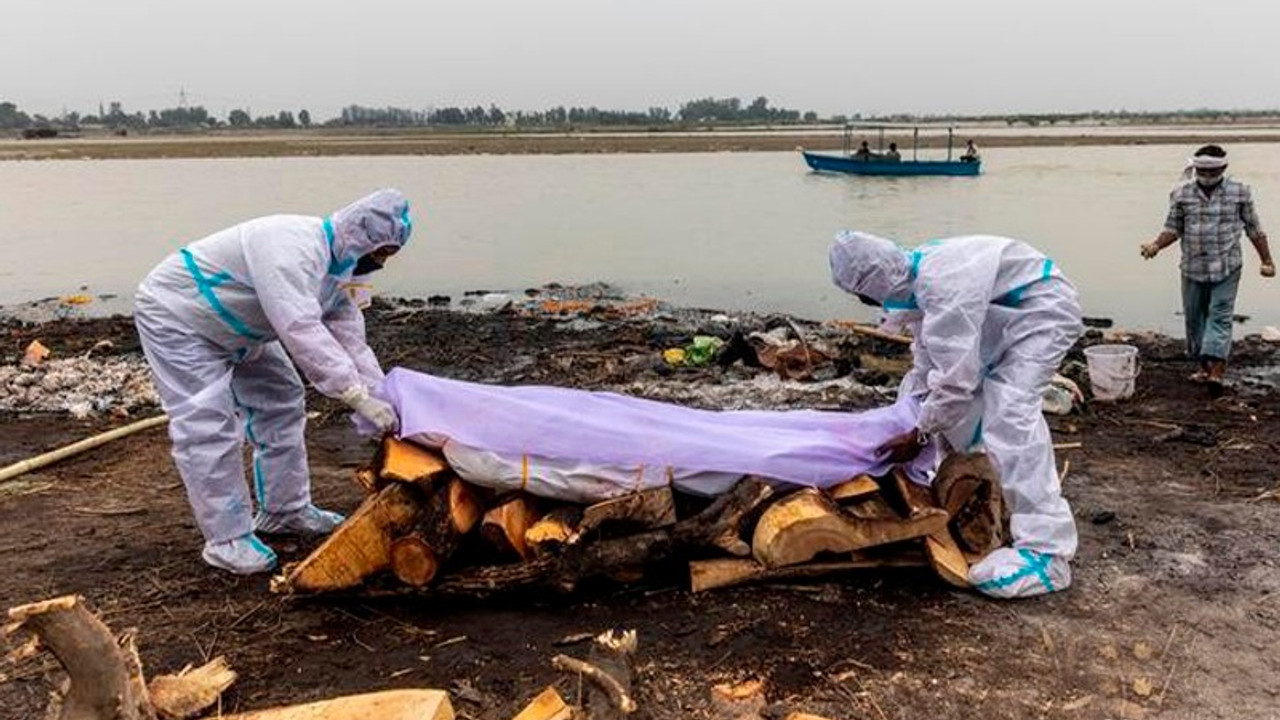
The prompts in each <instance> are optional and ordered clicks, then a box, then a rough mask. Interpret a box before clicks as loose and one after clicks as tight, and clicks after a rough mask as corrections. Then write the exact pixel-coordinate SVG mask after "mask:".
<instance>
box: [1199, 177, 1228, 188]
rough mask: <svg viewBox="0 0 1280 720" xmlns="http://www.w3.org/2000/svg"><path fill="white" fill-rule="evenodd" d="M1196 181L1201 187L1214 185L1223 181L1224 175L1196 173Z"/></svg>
mask: <svg viewBox="0 0 1280 720" xmlns="http://www.w3.org/2000/svg"><path fill="white" fill-rule="evenodd" d="M1196 182H1197V183H1199V184H1200V187H1213V186H1214V185H1217V184H1218V183H1220V182H1222V176H1221V175H1196Z"/></svg>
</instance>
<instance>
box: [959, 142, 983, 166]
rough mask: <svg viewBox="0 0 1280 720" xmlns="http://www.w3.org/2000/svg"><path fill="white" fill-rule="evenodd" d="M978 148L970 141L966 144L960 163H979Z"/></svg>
mask: <svg viewBox="0 0 1280 720" xmlns="http://www.w3.org/2000/svg"><path fill="white" fill-rule="evenodd" d="M980 157H981V156H980V155H978V146H977V145H976V144H974V142H973V140H970V141H968V142H966V143H965V144H964V154H963V155H961V156H960V162H978V158H980Z"/></svg>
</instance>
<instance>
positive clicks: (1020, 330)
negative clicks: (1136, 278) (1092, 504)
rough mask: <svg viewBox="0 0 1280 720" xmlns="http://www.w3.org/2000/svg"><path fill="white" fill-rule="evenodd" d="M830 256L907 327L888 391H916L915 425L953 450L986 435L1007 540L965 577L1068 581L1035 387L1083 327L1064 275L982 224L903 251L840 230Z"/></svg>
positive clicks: (1067, 543)
mask: <svg viewBox="0 0 1280 720" xmlns="http://www.w3.org/2000/svg"><path fill="white" fill-rule="evenodd" d="M830 259H831V273H832V277H833V279H834V281H835V284H836V285H838V286H839V287H841V288H842V289H844V290H845V291H847V292H850V293H854V294H858V295H861V296H864V297H865V298H866V299H868V300H874V301H875V302H878V303H881V304H883V306H884V308H885V309H886V310H887V311H889V312H888V314H889V316H890V317H891V319H892V321H896V322H897V323H900V324H902V325H906V326H909V327H910V329H911V330H912V331H913V332H912V335H913V337H914V343H913V346H912V351H913V354H914V358H915V361H914V365H913V367H912V369H911V371H910V372H909V373H908V374H907V376H906V377H905V378H903V381H902V385H901V388H900V391H899V392H900V393H905V394H908V395H921V396H923V404H922V407H921V414H920V420H919V426H918V429H919V430H920V431H921V432H923V433H925V434H928V435H930V436H931V437H933V438H936V437H938V436H939V435H941V436H942V437H945V438H946V439H947V441H948V443H949V444H950V446H951V447H952V448H954V449H956V450H959V451H974V450H976V449H979V448H982V447H984V446H985V449H986V452H987V453H988V455H989V456H990V457H991V460H992V462H993V463H994V465H995V467H996V469H997V470H998V471H999V473H1000V479H1001V483H1002V486H1003V490H1004V498H1005V502H1006V503H1007V505H1008V507H1009V509H1010V513H1011V518H1010V530H1011V533H1012V535H1013V547H1012V548H1001V549H998V550H996V551H995V552H993V553H991V554H990V555H988V556H987V557H986V558H985V559H983V561H982V562H980V563H978V564H977V565H975V566H974V567H973V569H972V570H971V571H970V573H969V581H970V583H971V584H972V585H973V586H974V587H976V588H977V589H978V590H980V591H982V592H984V593H986V594H988V595H992V596H995V597H1025V596H1030V595H1038V594H1040V593H1045V592H1052V591H1054V590H1062V589H1064V588H1066V587H1068V586H1069V585H1070V584H1071V570H1070V565H1069V562H1070V560H1071V558H1072V557H1074V556H1075V552H1076V527H1075V521H1074V518H1073V517H1072V515H1071V508H1070V507H1069V506H1068V505H1067V501H1066V500H1065V499H1064V498H1063V497H1062V492H1061V488H1060V485H1059V479H1058V472H1057V466H1056V465H1055V461H1054V456H1053V444H1052V440H1051V438H1050V435H1049V427H1048V425H1047V424H1046V423H1045V421H1044V416H1043V414H1042V411H1041V402H1042V401H1041V396H1042V395H1043V392H1044V389H1045V387H1046V386H1047V385H1048V384H1049V381H1050V379H1051V378H1052V377H1053V374H1054V373H1055V372H1056V371H1057V369H1058V366H1059V365H1060V364H1061V362H1062V359H1063V357H1064V356H1065V355H1066V353H1067V351H1068V350H1070V349H1071V346H1072V345H1073V344H1074V343H1075V341H1076V338H1077V337H1079V335H1080V332H1081V330H1082V329H1083V325H1082V323H1081V319H1080V305H1079V302H1078V300H1077V297H1076V289H1075V287H1074V286H1073V285H1072V284H1071V281H1069V280H1068V279H1067V278H1066V277H1065V276H1064V275H1063V274H1062V272H1061V271H1060V270H1059V269H1058V268H1057V266H1056V265H1054V263H1053V261H1052V260H1050V259H1048V258H1047V257H1045V256H1044V255H1043V254H1042V253H1040V252H1039V251H1037V250H1036V249H1035V248H1033V247H1031V246H1030V245H1028V244H1026V243H1024V242H1021V241H1019V240H1012V239H1009V238H1002V237H994V236H989V235H972V236H965V237H955V238H949V239H945V240H938V241H933V242H930V243H926V244H925V245H922V246H921V247H919V248H917V249H915V250H904V249H902V248H900V247H898V246H897V245H896V244H894V243H893V242H892V241H890V240H886V239H884V238H880V237H876V236H874V235H870V234H868V233H862V232H850V231H845V232H842V233H840V234H838V235H837V236H836V239H835V243H834V244H833V246H832V248H831V254H830Z"/></svg>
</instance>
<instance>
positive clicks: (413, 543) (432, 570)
mask: <svg viewBox="0 0 1280 720" xmlns="http://www.w3.org/2000/svg"><path fill="white" fill-rule="evenodd" d="M439 571H440V562H439V561H438V560H436V554H435V551H433V550H432V549H431V546H430V545H428V544H427V541H426V540H423V539H422V538H421V537H419V536H418V535H416V534H413V535H406V536H404V537H402V538H396V539H395V540H394V541H392V543H391V572H392V573H394V574H395V576H396V578H397V579H399V580H400V582H402V583H405V584H406V585H412V586H414V587H422V586H424V585H426V584H427V583H429V582H431V580H432V578H434V577H435V576H436V573H438V572H439Z"/></svg>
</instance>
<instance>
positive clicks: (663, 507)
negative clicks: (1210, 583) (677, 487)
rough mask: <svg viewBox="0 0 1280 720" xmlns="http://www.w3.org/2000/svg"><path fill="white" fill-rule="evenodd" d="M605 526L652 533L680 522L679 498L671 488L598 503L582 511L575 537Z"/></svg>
mask: <svg viewBox="0 0 1280 720" xmlns="http://www.w3.org/2000/svg"><path fill="white" fill-rule="evenodd" d="M605 523H616V524H621V525H626V526H627V527H628V528H631V529H638V530H651V529H654V528H661V527H667V526H668V525H674V524H675V523H676V504H675V497H674V496H673V495H672V494H671V488H669V487H667V486H665V485H664V486H662V487H657V488H650V489H648V490H642V491H640V492H638V493H631V494H630V495H623V496H622V497H616V498H611V499H609V500H605V501H604V502H598V503H596V504H594V505H591V506H589V507H588V508H587V509H586V510H583V511H582V522H581V523H579V524H578V529H577V532H575V533H574V538H579V537H581V536H583V535H585V534H587V533H589V532H591V531H592V530H595V529H597V528H599V527H600V526H602V525H604V524H605Z"/></svg>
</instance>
